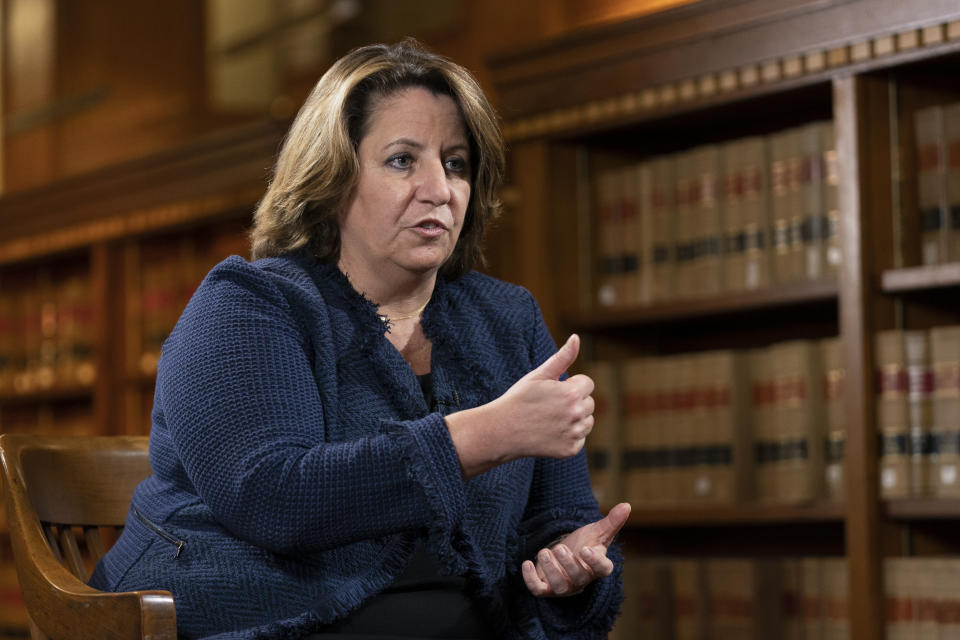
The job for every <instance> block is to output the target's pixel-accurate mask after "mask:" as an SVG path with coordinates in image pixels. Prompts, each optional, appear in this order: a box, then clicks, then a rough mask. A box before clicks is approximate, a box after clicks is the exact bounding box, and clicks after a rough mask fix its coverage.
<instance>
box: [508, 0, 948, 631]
mask: <svg viewBox="0 0 960 640" xmlns="http://www.w3.org/2000/svg"><path fill="white" fill-rule="evenodd" d="M489 64H490V67H491V73H492V77H493V80H494V84H495V88H496V92H497V96H498V98H499V104H500V108H501V110H502V113H503V116H504V119H505V122H506V128H505V130H506V133H507V138H508V140H509V143H510V147H511V183H512V185H513V188H514V190H515V198H514V200H515V202H514V204H513V211H512V215H514V216H516V221H514V222H513V224H514V225H515V226H514V231H515V233H514V234H513V235H511V236H509V237H506V238H503V239H502V240H503V241H504V242H506V243H515V244H513V245H511V246H512V249H513V250H514V252H515V253H516V254H517V255H519V256H523V257H521V258H519V259H518V260H517V262H516V264H515V265H514V266H515V267H516V269H517V273H514V274H510V276H509V277H511V278H513V279H514V280H517V281H520V282H523V283H524V284H526V286H528V287H529V288H530V289H531V290H532V291H533V293H534V294H535V295H536V297H537V298H538V300H539V301H540V303H541V305H542V307H543V310H544V314H545V316H546V318H547V321H548V323H549V324H550V326H551V327H553V328H554V329H555V331H556V334H555V337H556V338H558V339H561V338H563V337H564V336H565V334H566V333H568V332H570V331H577V332H579V333H581V335H582V336H583V338H584V355H583V356H582V357H585V358H587V359H598V360H605V359H609V360H623V359H624V358H628V357H631V356H633V355H647V354H671V353H682V352H687V351H697V350H702V349H710V348H724V349H729V348H749V347H757V346H764V345H768V344H770V343H772V342H775V341H778V340H785V339H790V338H824V337H829V336H839V337H840V338H841V340H842V345H843V347H842V361H843V365H844V368H845V369H846V375H847V378H846V401H845V405H844V406H845V408H844V417H845V425H846V430H847V436H846V438H847V439H846V448H845V468H846V471H845V473H846V476H845V482H846V484H845V488H846V500H845V502H844V503H843V504H830V503H819V502H816V501H815V502H813V503H810V504H804V505H799V506H790V507H765V506H764V507H761V506H752V505H750V504H749V503H748V504H743V505H737V506H734V507H724V508H683V509H679V508H678V509H650V508H647V509H644V508H643V505H635V512H634V515H633V516H632V518H631V522H630V525H629V531H627V532H626V534H625V539H626V540H627V543H628V545H636V547H637V548H639V549H642V550H643V552H644V553H653V554H656V553H667V554H676V555H679V556H689V555H695V554H708V555H709V554H711V553H713V554H717V555H731V554H734V555H735V554H742V555H818V554H824V555H835V556H841V557H843V558H845V560H846V566H847V578H848V584H849V585H850V586H849V590H848V594H847V596H848V597H847V602H848V605H849V629H850V637H852V638H882V637H884V634H885V616H886V612H885V600H884V572H883V567H884V559H885V558H895V557H900V556H910V555H925V554H927V555H930V554H946V555H956V554H957V552H958V551H960V548H958V547H957V545H956V543H955V540H951V537H950V536H949V534H948V531H949V530H950V528H951V527H955V525H956V523H957V518H958V516H960V506H958V503H957V501H956V500H952V499H937V500H934V499H926V498H924V499H900V500H884V499H881V496H880V491H879V489H878V483H879V478H878V455H879V453H878V444H877V439H878V437H877V428H876V416H875V407H874V402H875V401H874V398H875V393H876V384H877V383H876V380H875V376H874V373H873V372H874V371H875V364H876V362H875V359H876V358H875V356H876V354H875V353H874V338H873V337H874V335H875V333H876V332H877V331H880V330H885V329H929V328H930V327H933V326H938V325H947V324H960V306H958V305H957V304H956V294H957V292H958V290H960V270H958V264H957V263H952V264H942V265H935V266H919V265H920V251H919V234H920V223H919V221H918V218H919V216H918V215H917V214H916V210H917V205H916V197H917V190H918V186H917V171H916V158H914V157H913V155H914V143H915V141H914V137H913V136H914V132H913V122H914V119H913V118H914V113H915V112H916V111H917V110H918V109H921V108H923V107H926V106H929V105H932V104H941V105H944V104H948V103H953V102H957V101H960V93H958V89H957V88H956V87H957V84H956V80H955V79H956V75H957V72H958V71H960V6H958V5H957V4H956V3H951V2H942V1H938V0H918V1H917V2H910V3H903V2H898V1H896V0H825V1H823V0H818V1H805V0H772V1H771V0H762V1H760V0H757V1H752V0H743V1H733V2H731V1H726V2H724V1H721V0H704V1H702V2H698V3H694V4H692V5H687V6H683V7H679V8H677V9H673V10H670V11H666V12H663V13H660V14H655V15H652V16H648V17H643V18H639V19H635V20H631V21H628V22H624V23H618V24H609V25H604V26H601V27H597V28H593V29H590V30H584V31H582V32H578V33H575V34H572V35H569V36H564V37H562V38H560V39H557V40H552V41H549V42H544V43H537V44H532V45H530V46H529V47H527V48H525V49H523V50H519V51H514V52H509V53H504V54H502V55H498V56H496V57H494V58H492V59H491V60H490V61H489ZM820 120H832V122H833V127H834V130H835V136H836V147H835V148H836V153H837V171H838V184H839V186H838V210H839V224H838V227H839V228H838V235H839V244H840V249H841V253H842V263H841V265H840V268H839V271H838V274H837V277H836V278H835V280H833V281H818V282H807V283H799V284H789V285H787V284H785V285H779V286H773V287H771V288H766V289H760V290H755V291H750V292H745V293H732V294H723V295H720V296H713V297H703V298H697V299H690V300H682V301H677V302H668V303H662V304H650V305H647V306H636V307H632V308H620V309H605V308H603V307H601V306H600V305H598V304H597V303H596V302H595V298H596V295H595V293H596V278H597V276H596V274H597V268H596V264H597V256H596V252H597V250H596V249H595V247H596V241H595V239H594V238H593V236H594V235H595V234H596V233H597V231H596V228H597V227H598V225H599V224H600V223H599V222H598V218H599V213H598V208H599V206H598V202H597V196H596V186H595V184H596V176H597V175H599V174H600V172H602V171H603V169H604V168H606V167H609V166H617V165H618V164H626V163H632V162H638V161H641V160H644V159H647V158H650V157H655V156H658V155H661V154H668V153H674V152H679V151H683V150H686V149H689V148H691V147H693V146H696V145H698V144H703V143H723V142H726V141H730V140H734V139H737V138H741V137H744V136H751V135H769V134H771V133H773V132H776V131H779V130H782V129H784V128H787V127H794V126H798V125H803V124H806V123H809V122H814V121H820ZM955 259H956V258H955Z"/></svg>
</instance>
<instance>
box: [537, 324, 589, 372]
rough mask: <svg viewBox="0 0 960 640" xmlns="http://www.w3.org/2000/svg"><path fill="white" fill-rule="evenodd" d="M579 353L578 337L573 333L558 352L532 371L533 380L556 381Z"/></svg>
mask: <svg viewBox="0 0 960 640" xmlns="http://www.w3.org/2000/svg"><path fill="white" fill-rule="evenodd" d="M579 353H580V336H578V335H577V334H575V333H574V334H571V336H570V337H569V338H567V341H566V342H564V343H563V346H562V347H560V350H559V351H557V352H556V353H555V354H553V355H552V356H550V357H549V358H547V360H546V361H545V362H544V363H543V364H541V365H540V366H539V367H537V368H536V369H534V370H533V371H532V372H531V375H532V376H533V377H535V378H541V379H544V380H547V379H549V380H556V379H557V378H559V377H560V376H561V375H562V374H563V372H564V371H566V370H567V369H569V368H570V365H572V364H573V361H574V360H576V359H577V354H579Z"/></svg>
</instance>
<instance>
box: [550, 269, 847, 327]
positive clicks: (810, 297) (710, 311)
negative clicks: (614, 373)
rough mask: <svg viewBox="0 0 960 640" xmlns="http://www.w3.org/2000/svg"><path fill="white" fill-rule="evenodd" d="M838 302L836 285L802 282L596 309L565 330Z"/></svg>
mask: <svg viewBox="0 0 960 640" xmlns="http://www.w3.org/2000/svg"><path fill="white" fill-rule="evenodd" d="M836 299H837V284H836V283H835V282H829V281H821V282H804V283H798V284H791V285H783V286H779V287H773V288H770V289H762V290H757V291H749V292H745V293H734V294H730V295H724V296H722V297H716V298H702V299H693V300H684V301H678V302H671V303H669V304H659V305H652V306H649V307H633V308H630V309H596V310H594V311H590V312H583V313H576V314H570V315H568V316H566V317H565V318H564V322H565V324H566V325H567V326H569V327H571V328H573V329H576V330H583V331H592V330H597V329H612V328H618V327H629V326H639V325H644V324H657V323H662V322H669V321H671V320H680V319H688V318H702V317H708V316H722V315H732V314H736V313H743V312H749V311H753V310H758V309H767V308H771V307H791V306H802V305H806V304H810V303H818V302H828V301H830V300H836Z"/></svg>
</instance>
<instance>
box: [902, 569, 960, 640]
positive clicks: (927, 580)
mask: <svg viewBox="0 0 960 640" xmlns="http://www.w3.org/2000/svg"><path fill="white" fill-rule="evenodd" d="M910 561H911V562H910V572H911V575H912V576H913V580H912V582H913V585H912V591H913V605H914V615H913V620H914V622H913V629H912V631H913V636H912V637H913V638H914V639H915V640H939V638H940V598H941V596H940V594H939V592H938V589H937V580H936V575H937V572H938V571H939V568H940V566H942V565H944V563H945V561H946V563H947V564H948V565H952V566H951V567H950V569H951V570H952V572H953V575H954V584H953V585H952V586H951V588H950V593H953V592H955V590H956V588H957V584H956V576H957V575H958V573H957V571H958V570H960V566H958V565H957V564H956V560H955V559H950V560H946V559H944V558H910Z"/></svg>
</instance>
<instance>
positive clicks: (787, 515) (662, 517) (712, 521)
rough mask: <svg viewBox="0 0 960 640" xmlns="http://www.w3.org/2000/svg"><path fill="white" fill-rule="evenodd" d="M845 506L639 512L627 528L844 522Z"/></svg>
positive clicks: (706, 508) (709, 508)
mask: <svg viewBox="0 0 960 640" xmlns="http://www.w3.org/2000/svg"><path fill="white" fill-rule="evenodd" d="M843 520H844V505H843V504H840V503H836V504H834V503H817V504H811V505H769V506H767V505H764V506H760V505H737V506H709V507H699V508H697V507H687V508H680V507H678V508H665V509H644V508H635V509H634V510H633V512H632V513H631V514H630V520H629V521H628V522H627V526H628V527H630V528H633V529H640V528H669V527H701V526H702V527H716V526H740V525H769V524H778V523H783V524H789V523H795V522H808V523H809V522H838V523H840V522H843Z"/></svg>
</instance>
